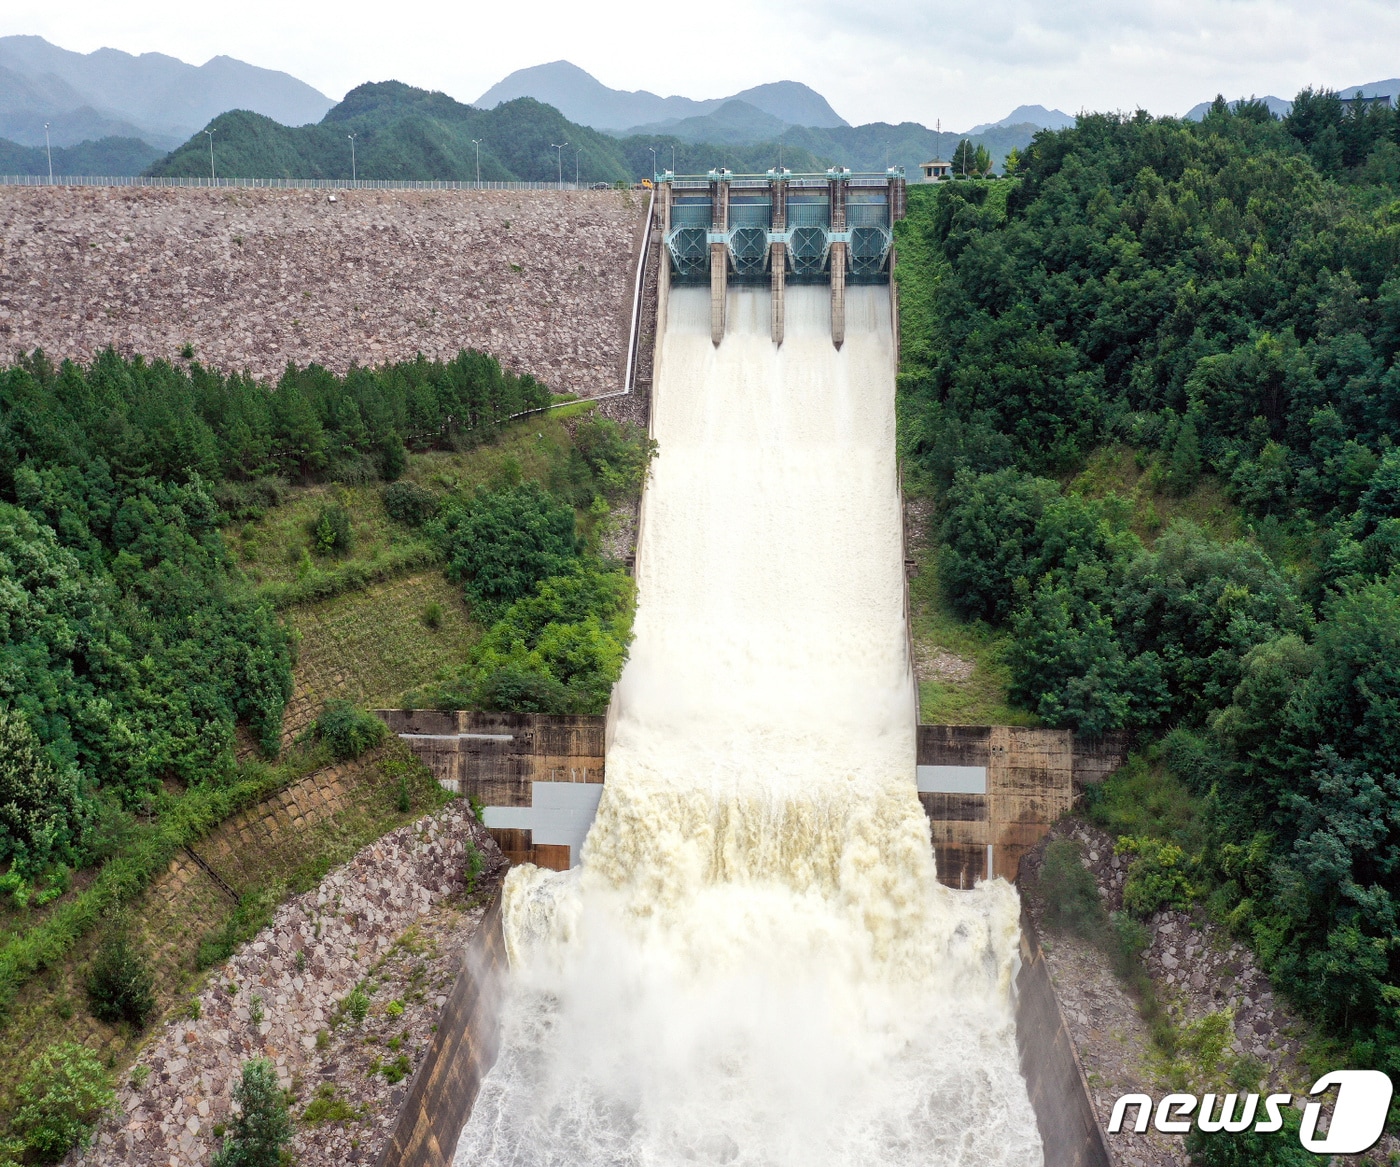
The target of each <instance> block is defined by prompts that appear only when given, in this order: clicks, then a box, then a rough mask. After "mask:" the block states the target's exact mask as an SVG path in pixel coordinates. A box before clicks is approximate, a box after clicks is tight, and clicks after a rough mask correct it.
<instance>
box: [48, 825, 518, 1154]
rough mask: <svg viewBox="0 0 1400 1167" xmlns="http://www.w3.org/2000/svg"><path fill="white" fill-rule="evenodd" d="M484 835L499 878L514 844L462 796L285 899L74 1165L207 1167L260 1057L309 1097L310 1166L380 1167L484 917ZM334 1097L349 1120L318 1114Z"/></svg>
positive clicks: (296, 1106)
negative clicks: (499, 843) (472, 885)
mask: <svg viewBox="0 0 1400 1167" xmlns="http://www.w3.org/2000/svg"><path fill="white" fill-rule="evenodd" d="M468 843H471V844H472V845H473V846H475V847H476V848H478V850H479V851H481V853H482V854H483V856H484V857H485V860H486V870H485V871H484V872H483V873H482V875H481V876H480V877H479V884H480V885H481V886H490V881H492V880H493V879H494V878H496V876H497V874H498V869H499V867H500V865H501V864H502V862H503V861H502V859H501V856H500V852H499V850H498V849H497V848H496V846H495V844H494V842H492V841H491V839H490V837H489V836H488V835H487V834H486V832H485V830H484V829H483V828H482V827H481V826H480V824H479V823H477V821H476V820H475V818H473V817H472V816H471V814H470V813H469V812H468V811H467V810H466V808H465V806H464V804H462V803H453V804H452V805H450V806H448V807H447V808H445V809H444V810H442V811H440V812H439V813H438V814H436V815H432V816H429V817H428V818H425V819H422V820H420V821H419V822H417V823H415V824H413V825H412V826H408V827H403V828H400V829H399V830H397V831H393V832H391V833H390V834H387V835H385V836H384V837H383V838H381V839H380V840H379V841H378V842H376V843H374V844H372V845H371V846H369V847H366V848H365V849H364V850H363V851H361V852H360V853H359V854H358V855H356V856H355V858H354V859H352V860H351V861H350V862H349V863H347V864H346V865H345V866H344V867H341V868H339V869H338V870H336V871H333V872H332V873H331V874H330V875H328V876H327V877H326V878H325V879H324V880H323V881H322V883H321V885H320V887H318V888H316V889H314V890H312V891H309V892H306V893H305V894H303V895H300V896H297V897H295V898H294V899H292V900H290V901H288V902H287V903H285V904H283V905H282V906H281V907H280V908H278V910H277V912H276V915H275V917H274V919H273V922H272V923H271V924H270V925H269V926H268V927H267V928H265V929H263V930H262V931H261V932H260V933H258V935H257V936H256V937H255V938H254V939H253V940H252V941H251V942H249V943H248V944H246V945H244V947H243V948H242V949H240V950H239V951H238V952H237V953H236V954H235V955H234V956H233V957H231V958H230V959H229V960H228V962H227V963H226V964H224V965H223V966H222V967H220V968H218V969H216V970H214V971H213V972H211V974H210V976H209V979H208V981H207V983H206V985H205V987H204V989H203V991H201V992H200V993H199V995H198V997H197V998H194V1001H197V1002H198V1008H197V1009H196V1008H195V1007H194V1004H193V1002H192V1004H191V1006H190V1008H189V1010H188V1011H187V1012H186V1014H185V1015H184V1016H179V1017H176V1018H174V1019H172V1020H170V1021H169V1022H168V1023H167V1024H166V1025H165V1026H164V1028H163V1029H162V1030H161V1031H159V1032H158V1033H157V1034H155V1035H154V1036H153V1038H152V1040H151V1041H150V1043H149V1044H148V1045H147V1047H146V1048H145V1049H144V1050H143V1051H142V1053H141V1054H140V1055H139V1056H138V1058H137V1060H136V1063H135V1066H133V1067H132V1069H131V1070H129V1071H128V1072H127V1081H126V1084H125V1085H124V1087H123V1088H122V1089H121V1090H119V1092H118V1104H119V1109H118V1111H117V1112H116V1113H115V1114H113V1115H111V1116H110V1117H109V1118H108V1119H107V1120H105V1121H104V1122H103V1123H102V1125H101V1126H100V1127H99V1130H98V1134H97V1139H96V1141H95V1143H94V1145H93V1146H92V1148H91V1149H90V1150H89V1151H87V1152H86V1153H85V1154H81V1155H80V1154H78V1153H76V1152H75V1153H74V1154H73V1155H70V1156H69V1159H68V1160H67V1162H68V1163H70V1164H73V1165H76V1164H84V1165H92V1167H96V1165H99V1164H117V1163H121V1164H133V1165H140V1167H147V1165H150V1167H155V1165H157V1164H159V1165H160V1167H186V1165H192V1164H198V1163H207V1162H208V1161H209V1160H210V1158H211V1156H212V1155H213V1152H214V1151H215V1149H216V1148H217V1147H218V1146H219V1142H220V1140H219V1139H218V1137H216V1135H215V1134H214V1127H215V1126H216V1125H219V1124H225V1123H227V1122H228V1121H229V1118H230V1114H231V1108H232V1094H233V1087H234V1085H235V1084H236V1082H237V1081H238V1078H239V1075H240V1073H241V1068H242V1066H243V1064H244V1063H245V1062H247V1061H250V1060H252V1059H253V1058H258V1057H265V1058H268V1059H270V1060H271V1061H272V1062H274V1063H275V1065H276V1067H277V1074H278V1078H279V1080H280V1081H281V1083H282V1085H283V1086H284V1087H285V1088H287V1089H290V1090H292V1091H293V1092H294V1094H295V1095H296V1101H295V1102H294V1103H293V1105H292V1113H293V1116H294V1118H296V1119H297V1120H298V1121H297V1123H296V1132H297V1133H296V1137H295V1140H294V1143H293V1148H292V1149H293V1151H294V1152H295V1153H296V1155H297V1162H298V1163H299V1164H301V1165H302V1167H322V1165H324V1167H331V1165H333V1164H343V1163H360V1162H373V1161H374V1160H375V1158H376V1157H377V1156H378V1154H379V1151H380V1149H381V1147H382V1146H383V1144H384V1141H385V1139H386V1138H387V1137H388V1134H389V1131H390V1130H391V1128H392V1126H393V1122H394V1119H395V1117H396V1115H397V1113H398V1109H399V1106H400V1105H401V1103H402V1101H403V1098H404V1096H405V1094H406V1091H407V1086H408V1080H409V1077H408V1076H409V1075H410V1074H411V1073H412V1071H413V1070H414V1069H416V1068H417V1066H418V1064H419V1062H420V1061H421V1059H422V1056H423V1054H424V1052H425V1051H426V1049H427V1047H428V1044H429V1043H430V1041H431V1039H432V1033H433V1031H434V1029H435V1028H436V1021H437V1017H438V1014H439V1013H440V1011H441V1009H442V1007H443V1005H444V1004H445V1003H446V1001H447V995H448V993H449V992H450V991H451V987H452V984H453V982H454V980H455V979H456V976H457V972H458V971H459V969H460V967H461V964H462V960H463V957H464V955H465V945H466V942H467V940H468V939H469V938H470V936H471V935H472V934H473V932H474V931H475V928H476V926H477V925H478V923H479V922H480V919H481V916H482V914H483V912H484V903H485V900H486V898H487V897H485V896H484V895H482V894H480V889H479V888H478V894H476V895H474V896H470V897H468V896H465V895H464V892H465V887H464V882H463V876H464V868H465V862H466V856H467V846H468ZM357 986H358V987H359V988H360V989H361V991H362V992H363V993H364V994H365V996H366V997H367V999H368V1009H367V1012H366V1015H365V1016H364V1018H363V1019H362V1020H356V1018H355V1017H354V1009H353V1004H354V1002H353V1001H348V1000H347V999H349V998H351V995H352V993H353V992H354V991H355V989H356V988H357ZM318 1095H319V1097H321V1098H322V1099H324V1100H326V1102H327V1103H328V1104H334V1114H335V1117H333V1118H331V1119H328V1120H323V1121H321V1122H312V1121H308V1120H307V1117H306V1110H307V1107H308V1106H309V1105H311V1104H312V1103H313V1102H315V1100H316V1099H317V1097H318ZM322 1109H323V1110H324V1109H326V1107H325V1106H323V1107H322ZM313 1114H314V1112H313Z"/></svg>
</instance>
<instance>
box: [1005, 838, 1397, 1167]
mask: <svg viewBox="0 0 1400 1167" xmlns="http://www.w3.org/2000/svg"><path fill="white" fill-rule="evenodd" d="M1057 838H1070V839H1074V840H1076V841H1077V842H1079V843H1080V844H1081V846H1082V847H1083V862H1084V865H1085V866H1086V867H1087V868H1088V869H1089V871H1090V872H1092V874H1093V876H1094V880H1095V882H1096V883H1097V885H1098V890H1099V898H1100V899H1101V900H1102V901H1103V904H1104V907H1105V908H1106V909H1108V910H1109V911H1118V910H1119V909H1121V908H1122V906H1123V885H1124V884H1125V883H1126V882H1127V875H1128V865H1129V862H1130V860H1131V857H1130V856H1120V855H1115V854H1114V853H1113V846H1114V839H1113V838H1112V837H1111V836H1110V835H1109V834H1107V833H1106V832H1105V831H1102V830H1100V829H1099V828H1098V827H1096V826H1094V825H1092V824H1091V823H1087V822H1085V821H1083V820H1082V819H1078V818H1073V817H1070V818H1066V819H1062V820H1061V821H1060V822H1059V823H1057V824H1056V825H1055V826H1054V827H1053V828H1052V829H1051V831H1050V834H1049V835H1048V836H1047V837H1046V838H1045V839H1044V840H1043V841H1042V842H1041V843H1040V844H1039V845H1038V846H1037V847H1036V849H1035V850H1034V851H1032V852H1031V853H1030V854H1028V855H1027V856H1026V858H1025V859H1024V860H1022V866H1021V876H1022V879H1021V882H1022V885H1023V891H1024V893H1025V898H1026V905H1027V910H1028V911H1029V912H1030V915H1031V919H1032V921H1033V923H1034V924H1035V926H1036V928H1037V930H1038V931H1039V932H1040V935H1041V938H1042V941H1043V947H1044V951H1045V960H1046V964H1047V965H1048V966H1049V969H1050V974H1051V979H1052V981H1053V983H1054V985H1055V992H1056V995H1057V997H1058V999H1059V1002H1060V1010H1061V1012H1062V1013H1063V1014H1064V1018H1065V1024H1066V1025H1067V1026H1068V1028H1069V1031H1070V1035H1071V1036H1072V1038H1073V1039H1074V1043H1075V1047H1076V1049H1077V1051H1078V1053H1079V1058H1080V1061H1081V1063H1082V1064H1083V1066H1084V1072H1085V1076H1086V1077H1087V1079H1088V1082H1089V1090H1090V1093H1091V1095H1092V1096H1093V1101H1094V1107H1095V1110H1096V1112H1097V1114H1098V1118H1099V1123H1100V1124H1101V1125H1102V1127H1103V1128H1104V1129H1105V1130H1107V1128H1108V1123H1109V1120H1110V1119H1111V1118H1112V1116H1113V1104H1114V1102H1115V1101H1117V1099H1118V1098H1119V1097H1120V1096H1122V1095H1124V1094H1131V1093H1141V1094H1147V1095H1149V1096H1151V1097H1152V1098H1153V1099H1155V1100H1160V1099H1161V1098H1162V1096H1163V1095H1165V1094H1167V1093H1169V1092H1170V1090H1171V1087H1170V1086H1169V1084H1168V1083H1167V1082H1166V1081H1164V1080H1163V1078H1162V1076H1161V1071H1162V1069H1163V1067H1162V1063H1161V1060H1160V1058H1158V1057H1156V1056H1154V1053H1153V1047H1152V1042H1151V1032H1150V1030H1149V1028H1148V1026H1147V1024H1146V1023H1145V1022H1144V1021H1143V1019H1142V1017H1141V1015H1140V1014H1139V1012H1138V1009H1137V1003H1136V1001H1135V999H1134V997H1133V995H1132V994H1131V993H1130V992H1129V990H1128V988H1127V986H1125V985H1124V983H1123V982H1122V981H1121V980H1119V978H1118V977H1117V976H1116V975H1115V974H1114V973H1113V971H1112V969H1111V966H1110V965H1109V961H1108V957H1107V956H1106V955H1105V954H1104V953H1103V952H1102V951H1101V950H1100V949H1099V948H1097V947H1096V946H1095V945H1093V944H1091V943H1089V942H1088V941H1085V940H1081V939H1080V938H1078V937H1077V936H1074V935H1072V934H1065V933H1058V932H1048V931H1047V930H1046V929H1045V927H1044V926H1043V924H1042V920H1043V917H1044V910H1045V905H1044V902H1043V900H1042V899H1041V898H1040V896H1039V894H1038V893H1037V891H1036V886H1035V885H1036V881H1037V879H1038V876H1039V871H1040V864H1041V862H1042V861H1043V859H1044V854H1045V848H1046V847H1047V846H1048V845H1049V844H1050V842H1051V841H1053V840H1054V839H1057ZM1145 923H1146V927H1147V930H1148V935H1149V936H1150V937H1151V940H1150V943H1149V944H1148V946H1147V948H1146V949H1145V950H1144V951H1143V953H1142V962H1143V966H1144V968H1145V969H1146V971H1147V973H1148V975H1149V976H1151V978H1152V981H1153V985H1154V989H1155V992H1156V994H1157V997H1158V999H1159V1000H1160V1001H1161V1002H1162V1003H1163V1004H1164V1005H1166V1006H1167V1007H1168V1008H1169V1009H1170V1010H1171V1011H1172V1013H1173V1016H1174V1018H1175V1020H1176V1021H1177V1022H1178V1023H1184V1022H1185V1023H1189V1022H1191V1021H1196V1020H1199V1019H1200V1018H1202V1017H1204V1016H1206V1015H1207V1014H1209V1013H1215V1012H1220V1011H1221V1010H1224V1009H1230V1010H1232V1011H1233V1020H1232V1028H1233V1031H1234V1040H1233V1042H1232V1043H1231V1051H1232V1053H1233V1054H1234V1055H1236V1056H1237V1057H1247V1058H1252V1059H1254V1060H1255V1061H1256V1062H1257V1063H1258V1065H1259V1067H1260V1069H1261V1072H1262V1079H1261V1083H1260V1086H1259V1087H1258V1089H1259V1091H1260V1092H1261V1093H1268V1092H1274V1091H1278V1092H1281V1093H1288V1094H1292V1095H1293V1097H1294V1104H1295V1105H1297V1104H1298V1102H1299V1100H1300V1099H1301V1098H1302V1097H1303V1096H1304V1095H1305V1094H1306V1091H1307V1090H1308V1087H1309V1086H1311V1085H1312V1081H1313V1077H1312V1074H1311V1073H1310V1072H1309V1070H1308V1068H1307V1067H1306V1066H1304V1065H1303V1063H1302V1059H1301V1053H1302V1048H1303V1044H1304V1042H1305V1041H1306V1040H1307V1037H1308V1033H1309V1029H1308V1025H1307V1023H1306V1022H1305V1021H1304V1020H1303V1019H1302V1018H1300V1017H1299V1016H1298V1015H1297V1014H1296V1013H1295V1012H1294V1011H1293V1010H1292V1009H1291V1008H1289V1006H1288V1005H1287V1003H1286V1002H1284V1001H1283V1000H1282V999H1281V998H1280V997H1279V996H1278V995H1277V994H1275V992H1274V990H1273V986H1272V985H1271V984H1270V982H1269V979H1268V977H1267V976H1266V975H1265V974H1264V972H1263V970H1262V969H1261V968H1260V967H1259V965H1258V962H1257V961H1256V960H1255V957H1254V954H1253V953H1252V952H1251V951H1250V950H1249V949H1248V948H1247V947H1246V946H1245V945H1243V944H1241V943H1240V942H1239V941H1238V940H1236V939H1235V938H1234V937H1232V936H1230V934H1229V933H1228V932H1227V931H1225V930H1224V929H1223V928H1221V927H1219V926H1218V925H1217V924H1215V923H1213V922H1212V921H1211V920H1209V919H1208V918H1207V917H1206V915H1205V913H1204V912H1202V911H1196V912H1177V911H1170V912H1157V913H1155V914H1154V915H1152V916H1151V917H1150V918H1149V919H1148V920H1147V921H1146V922H1145ZM1336 1068H1338V1069H1341V1068H1344V1067H1341V1066H1338V1067H1336ZM1136 1109H1137V1108H1136V1107H1134V1108H1132V1109H1131V1110H1130V1112H1129V1115H1130V1118H1131V1117H1132V1116H1134V1115H1135V1114H1136ZM1108 1140H1109V1145H1110V1148H1111V1150H1112V1151H1113V1153H1114V1154H1115V1155H1116V1156H1117V1157H1118V1159H1119V1161H1120V1163H1122V1164H1125V1165H1126V1167H1187V1164H1188V1158H1187V1155H1186V1151H1185V1140H1184V1138H1183V1137H1182V1136H1180V1135H1167V1134H1161V1133H1160V1132H1158V1131H1156V1130H1154V1129H1152V1128H1150V1127H1149V1129H1148V1130H1147V1131H1146V1132H1144V1133H1143V1134H1137V1133H1136V1132H1134V1131H1132V1130H1128V1129H1125V1130H1123V1131H1120V1132H1119V1133H1117V1134H1112V1135H1109V1136H1108ZM1397 1149H1400V1140H1396V1139H1394V1138H1393V1137H1392V1136H1391V1135H1388V1134H1387V1135H1384V1136H1382V1139H1381V1142H1380V1143H1379V1144H1378V1145H1377V1146H1376V1147H1375V1148H1374V1149H1373V1150H1372V1151H1371V1152H1369V1153H1368V1154H1367V1155H1364V1156H1345V1157H1342V1156H1338V1157H1336V1159H1335V1160H1334V1163H1335V1167H1342V1165H1343V1164H1352V1163H1356V1164H1362V1163H1376V1164H1378V1163H1384V1162H1388V1161H1389V1160H1388V1159H1387V1156H1389V1155H1391V1154H1392V1153H1393V1152H1395V1151H1396V1150H1397Z"/></svg>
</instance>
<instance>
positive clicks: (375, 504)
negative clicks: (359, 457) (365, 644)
mask: <svg viewBox="0 0 1400 1167" xmlns="http://www.w3.org/2000/svg"><path fill="white" fill-rule="evenodd" d="M379 491H380V487H379V486H377V485H376V486H341V485H339V484H334V483H333V484H329V485H324V486H300V487H293V488H292V489H291V490H290V491H288V497H287V501H286V502H285V503H283V504H282V505H281V506H279V507H274V508H273V509H272V510H270V511H268V513H267V514H266V515H264V516H263V517H262V518H261V519H258V520H256V521H253V522H248V523H241V524H238V525H237V526H234V527H231V528H228V529H226V530H225V532H224V538H225V540H226V541H227V543H228V545H229V548H230V549H231V550H232V551H233V553H234V555H235V556H236V557H237V559H238V561H239V564H240V565H241V566H242V568H243V571H244V572H245V573H246V574H247V576H248V578H249V579H251V580H252V581H253V582H254V583H256V584H268V583H286V584H290V583H294V582H295V581H296V580H297V578H298V576H299V575H300V574H303V573H304V572H305V571H306V570H307V569H308V568H311V567H315V568H320V569H322V570H327V569H334V568H336V567H341V566H344V565H345V564H347V563H351V562H355V561H360V562H364V563H369V564H373V563H375V562H377V561H378V560H379V559H381V558H383V557H384V556H385V555H386V554H387V553H388V552H390V551H400V550H403V549H406V548H408V547H411V546H418V545H420V544H422V543H423V542H424V540H423V537H422V536H421V535H419V534H418V532H416V531H413V530H411V529H410V528H408V527H405V526H402V525H401V524H399V523H395V522H393V521H392V520H391V519H390V518H389V516H388V515H386V514H385V513H384V504H383V503H382V502H381V501H380V497H379ZM329 506H341V507H344V508H345V510H346V511H347V512H348V513H349V515H350V529H351V532H352V543H351V547H350V549H349V551H348V552H347V553H346V554H343V555H318V554H316V552H315V546H316V540H315V536H314V535H313V533H312V532H313V530H314V528H315V525H316V521H317V519H318V517H319V516H320V514H321V511H322V509H323V508H325V507H329ZM303 565H305V566H303Z"/></svg>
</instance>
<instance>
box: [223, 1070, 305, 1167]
mask: <svg viewBox="0 0 1400 1167" xmlns="http://www.w3.org/2000/svg"><path fill="white" fill-rule="evenodd" d="M233 1101H234V1104H235V1105H236V1106H237V1107H238V1113H237V1114H236V1115H235V1116H234V1118H233V1121H232V1122H231V1123H229V1127H228V1133H227V1134H226V1135H225V1136H224V1145H223V1146H222V1147H220V1148H219V1150H218V1152H217V1153H216V1154H215V1155H214V1158H213V1164H214V1167H278V1164H279V1163H280V1162H281V1161H282V1156H283V1151H284V1148H286V1146H287V1144H288V1143H290V1142H291V1140H292V1120H291V1117H290V1115H288V1113H287V1100H286V1096H285V1095H284V1094H283V1092H282V1087H281V1086H280V1085H279V1084H278V1082H277V1069H276V1067H275V1066H274V1065H273V1064H272V1063H271V1062H270V1061H268V1060H267V1059H266V1058H259V1059H257V1060H256V1061H251V1062H247V1063H245V1064H244V1066H243V1075H242V1077H241V1078H240V1079H239V1082H238V1085H236V1086H235V1087H234V1088H233Z"/></svg>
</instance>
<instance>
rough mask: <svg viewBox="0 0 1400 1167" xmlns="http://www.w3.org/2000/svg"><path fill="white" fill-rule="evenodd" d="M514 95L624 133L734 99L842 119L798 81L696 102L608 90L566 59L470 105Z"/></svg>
mask: <svg viewBox="0 0 1400 1167" xmlns="http://www.w3.org/2000/svg"><path fill="white" fill-rule="evenodd" d="M517 97H533V98H534V99H535V100H536V101H542V102H544V103H545V104H546V105H552V106H554V108H555V109H557V110H558V111H559V112H560V113H562V114H563V115H564V116H565V117H566V118H568V119H569V120H570V121H573V122H578V123H579V124H580V125H585V126H592V127H593V128H594V129H599V130H611V131H613V132H622V131H628V130H631V129H632V127H642V126H648V127H649V126H656V125H658V124H661V123H671V122H676V121H681V120H683V119H688V118H697V117H704V116H705V115H706V114H710V113H714V112H715V111H717V110H718V109H719V108H720V107H721V106H723V105H725V104H726V103H728V102H732V101H742V102H746V103H747V104H748V105H751V106H753V107H754V108H755V109H758V110H761V111H762V112H763V113H766V114H768V115H770V116H771V117H774V118H777V119H778V120H779V121H781V122H783V123H784V124H786V125H810V126H844V125H845V124H846V122H845V121H844V120H843V119H842V118H841V116H840V115H839V114H837V112H836V111H835V110H834V109H832V108H831V106H830V105H829V104H828V103H827V100H826V98H824V97H823V96H822V95H821V94H820V93H817V92H816V91H815V90H814V89H811V88H809V87H808V86H806V85H803V84H802V83H801V82H799V81H775V82H771V83H770V84H767V85H756V86H754V87H753V88H752V89H745V90H744V91H743V92H742V93H735V94H731V95H730V96H729V97H717V98H712V99H710V100H706V101H696V100H694V99H693V98H689V97H660V96H658V95H657V94H655V93H649V92H647V91H646V90H645V89H639V90H631V91H629V90H624V89H609V88H608V87H607V86H606V85H604V84H603V83H602V82H601V81H599V80H598V79H597V78H596V77H594V76H592V75H591V74H589V73H586V72H585V71H584V70H582V69H580V68H579V67H578V66H577V65H574V64H571V63H570V62H568V61H552V62H550V63H549V64H548V65H535V66H533V67H531V68H529V69H517V70H516V71H515V72H514V73H512V74H511V75H510V76H509V77H506V78H504V79H503V80H501V81H498V82H497V83H496V84H495V85H493V86H491V88H490V89H488V90H487V91H486V92H485V93H483V94H482V95H481V96H480V97H479V98H477V100H476V101H475V102H473V103H472V104H473V105H476V106H477V107H478V108H481V109H492V108H494V107H495V106H497V105H499V104H500V103H501V102H504V101H513V100H514V99H515V98H517Z"/></svg>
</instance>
